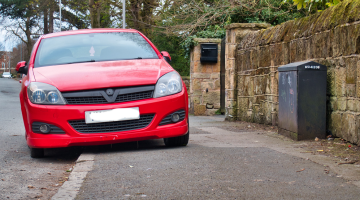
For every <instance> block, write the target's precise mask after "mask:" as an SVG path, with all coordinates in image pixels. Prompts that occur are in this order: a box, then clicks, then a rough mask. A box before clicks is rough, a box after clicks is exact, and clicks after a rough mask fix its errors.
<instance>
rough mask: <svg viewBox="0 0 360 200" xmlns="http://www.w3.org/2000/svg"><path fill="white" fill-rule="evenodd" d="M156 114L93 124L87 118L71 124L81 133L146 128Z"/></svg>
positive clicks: (70, 122) (73, 121)
mask: <svg viewBox="0 0 360 200" xmlns="http://www.w3.org/2000/svg"><path fill="white" fill-rule="evenodd" d="M154 116H155V115H154V114H146V115H141V116H140V119H135V120H127V121H118V122H102V123H92V124H86V123H85V120H72V121H69V124H70V125H71V126H72V127H73V128H74V129H75V130H76V131H77V132H79V133H110V132H120V131H129V130H136V129H142V128H146V127H147V126H149V124H150V123H151V121H152V120H153V118H154Z"/></svg>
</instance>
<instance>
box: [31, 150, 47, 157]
mask: <svg viewBox="0 0 360 200" xmlns="http://www.w3.org/2000/svg"><path fill="white" fill-rule="evenodd" d="M30 154H31V157H32V158H42V157H44V149H38V148H30Z"/></svg>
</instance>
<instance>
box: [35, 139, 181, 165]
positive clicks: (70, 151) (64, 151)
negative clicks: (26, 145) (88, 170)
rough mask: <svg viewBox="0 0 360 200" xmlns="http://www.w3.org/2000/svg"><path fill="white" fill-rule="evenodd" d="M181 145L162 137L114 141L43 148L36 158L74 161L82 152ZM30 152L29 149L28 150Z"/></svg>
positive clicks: (40, 159) (43, 160)
mask: <svg viewBox="0 0 360 200" xmlns="http://www.w3.org/2000/svg"><path fill="white" fill-rule="evenodd" d="M178 148H184V146H181V147H167V146H165V144H164V141H163V139H157V140H144V141H138V142H126V143H116V144H109V145H96V146H76V147H67V148H53V149H45V156H44V158H38V159H37V160H39V161H41V162H51V163H56V162H62V163H67V162H74V161H76V159H77V158H78V157H79V156H80V155H81V154H82V153H93V154H107V153H109V154H111V153H121V152H132V151H149V150H151V151H157V150H164V149H178ZM29 154H30V150H29Z"/></svg>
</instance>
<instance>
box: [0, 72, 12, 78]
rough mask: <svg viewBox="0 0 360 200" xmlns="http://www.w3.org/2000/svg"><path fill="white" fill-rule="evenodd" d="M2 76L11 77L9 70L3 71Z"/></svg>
mask: <svg viewBox="0 0 360 200" xmlns="http://www.w3.org/2000/svg"><path fill="white" fill-rule="evenodd" d="M2 77H3V78H12V77H11V74H10V72H4V73H3V74H2Z"/></svg>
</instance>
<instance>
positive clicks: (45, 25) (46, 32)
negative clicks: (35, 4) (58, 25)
mask: <svg viewBox="0 0 360 200" xmlns="http://www.w3.org/2000/svg"><path fill="white" fill-rule="evenodd" d="M46 7H47V6H46ZM48 33H49V29H48V8H44V34H48Z"/></svg>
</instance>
